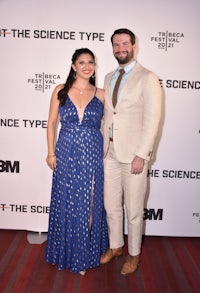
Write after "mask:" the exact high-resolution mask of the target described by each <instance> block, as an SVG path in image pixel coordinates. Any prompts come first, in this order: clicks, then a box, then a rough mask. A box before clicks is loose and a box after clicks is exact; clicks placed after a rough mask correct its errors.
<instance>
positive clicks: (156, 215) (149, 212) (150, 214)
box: [143, 209, 163, 221]
mask: <svg viewBox="0 0 200 293" xmlns="http://www.w3.org/2000/svg"><path fill="white" fill-rule="evenodd" d="M143 219H144V220H155V221H157V220H159V221H161V220H162V219H163V209H158V210H157V211H155V209H144V217H143Z"/></svg>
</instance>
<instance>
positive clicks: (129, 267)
mask: <svg viewBox="0 0 200 293" xmlns="http://www.w3.org/2000/svg"><path fill="white" fill-rule="evenodd" d="M139 263H140V255H139V254H138V255H136V256H131V255H129V256H128V257H127V260H126V262H125V263H124V265H123V267H122V270H121V274H122V275H123V276H127V275H129V274H132V273H134V272H135V271H136V270H137V268H138V266H139Z"/></svg>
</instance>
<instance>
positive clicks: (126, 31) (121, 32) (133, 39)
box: [111, 28, 135, 45]
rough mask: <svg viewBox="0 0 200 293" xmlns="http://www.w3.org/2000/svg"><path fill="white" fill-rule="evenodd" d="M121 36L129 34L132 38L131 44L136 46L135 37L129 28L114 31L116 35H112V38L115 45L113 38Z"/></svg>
mask: <svg viewBox="0 0 200 293" xmlns="http://www.w3.org/2000/svg"><path fill="white" fill-rule="evenodd" d="M120 34H127V35H129V36H130V39H131V44H132V45H134V44H135V35H134V33H133V32H132V31H130V30H129V29H127V28H120V29H117V30H115V31H114V33H113V34H112V36H111V43H112V44H113V37H114V36H115V35H120Z"/></svg>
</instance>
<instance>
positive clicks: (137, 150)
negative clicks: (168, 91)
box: [102, 63, 162, 163]
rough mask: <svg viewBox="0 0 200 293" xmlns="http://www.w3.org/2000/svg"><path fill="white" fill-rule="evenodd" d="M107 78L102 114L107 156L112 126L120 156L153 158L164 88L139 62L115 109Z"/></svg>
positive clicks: (129, 159) (121, 158)
mask: <svg viewBox="0 0 200 293" xmlns="http://www.w3.org/2000/svg"><path fill="white" fill-rule="evenodd" d="M113 73H114V72H111V73H108V74H107V75H106V77H105V83H104V88H105V107H104V117H103V128H102V129H103V135H104V156H106V154H107V152H108V147H109V143H110V142H109V135H110V129H111V127H112V125H113V143H114V149H115V153H116V155H117V158H118V160H119V161H120V162H122V163H131V162H132V160H133V158H134V157H135V156H139V157H141V158H143V159H145V160H147V161H149V160H150V158H151V155H152V152H153V146H154V142H155V139H156V135H157V132H158V127H159V121H160V116H161V98H162V91H161V86H160V83H159V80H158V77H157V76H156V75H155V74H154V73H153V72H151V71H149V70H148V69H146V68H144V67H143V66H142V65H141V64H139V63H136V65H135V66H134V68H133V70H132V71H131V72H130V74H129V76H128V78H127V80H126V81H125V83H124V85H123V87H122V89H121V92H120V94H119V97H118V102H117V105H116V107H115V108H113V105H112V98H111V96H110V80H111V77H112V74H113Z"/></svg>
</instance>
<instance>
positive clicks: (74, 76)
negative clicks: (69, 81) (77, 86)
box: [73, 71, 76, 79]
mask: <svg viewBox="0 0 200 293" xmlns="http://www.w3.org/2000/svg"><path fill="white" fill-rule="evenodd" d="M73 78H74V79H76V71H74V74H73Z"/></svg>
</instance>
